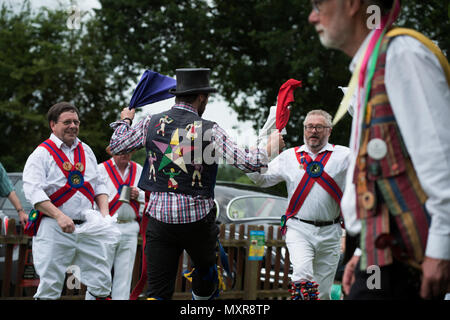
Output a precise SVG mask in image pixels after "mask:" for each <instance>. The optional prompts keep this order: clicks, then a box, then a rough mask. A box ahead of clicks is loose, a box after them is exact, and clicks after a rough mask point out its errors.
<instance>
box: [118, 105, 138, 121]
mask: <svg viewBox="0 0 450 320" xmlns="http://www.w3.org/2000/svg"><path fill="white" fill-rule="evenodd" d="M135 113H136V110H135V109H134V108H133V109H131V110H130V109H129V108H128V107H126V108H123V110H122V112H121V113H120V120H123V119H125V118H130V119H131V120H133V119H134V114H135Z"/></svg>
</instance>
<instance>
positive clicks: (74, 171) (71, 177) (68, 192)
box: [40, 139, 95, 207]
mask: <svg viewBox="0 0 450 320" xmlns="http://www.w3.org/2000/svg"><path fill="white" fill-rule="evenodd" d="M40 147H44V148H45V149H47V151H48V152H50V154H51V155H52V157H53V159H55V162H56V164H57V165H58V167H59V168H60V169H61V171H62V173H63V174H64V176H65V177H66V178H67V182H66V184H65V185H64V186H63V187H62V188H60V189H59V190H57V191H56V192H55V193H53V194H52V195H51V196H50V200H51V201H52V203H53V204H54V205H55V206H57V207H60V206H61V205H62V204H64V203H65V202H66V201H67V200H69V199H70V198H71V197H72V196H73V195H74V194H75V193H76V192H77V191H79V192H81V193H82V194H83V195H85V196H86V198H88V199H89V201H90V202H91V203H92V205H94V197H95V193H94V189H93V188H92V186H91V184H90V183H89V182H87V181H84V171H85V169H86V157H85V154H84V149H83V146H82V144H81V142H79V143H78V146H77V147H76V149H75V151H74V152H75V158H74V162H75V164H72V163H70V161H69V159H68V158H67V156H66V155H65V154H64V152H62V150H61V149H59V148H58V147H57V146H56V144H55V143H54V142H53V141H52V140H50V139H47V140H46V141H44V142H43V143H41V144H40Z"/></svg>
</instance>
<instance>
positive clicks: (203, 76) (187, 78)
mask: <svg viewBox="0 0 450 320" xmlns="http://www.w3.org/2000/svg"><path fill="white" fill-rule="evenodd" d="M210 71H211V70H210V69H208V68H192V69H177V70H176V75H177V87H176V88H175V89H170V90H169V93H171V94H173V95H175V96H182V95H191V94H199V93H213V92H217V89H215V88H212V87H210V86H209V74H210Z"/></svg>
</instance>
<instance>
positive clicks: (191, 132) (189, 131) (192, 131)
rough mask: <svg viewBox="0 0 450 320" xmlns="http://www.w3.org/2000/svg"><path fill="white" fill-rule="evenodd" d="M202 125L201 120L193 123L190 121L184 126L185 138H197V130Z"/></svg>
mask: <svg viewBox="0 0 450 320" xmlns="http://www.w3.org/2000/svg"><path fill="white" fill-rule="evenodd" d="M201 127H202V122H201V121H194V123H190V124H188V125H187V126H186V138H187V139H191V140H192V141H193V140H194V139H196V138H197V136H198V134H197V130H196V129H199V128H201Z"/></svg>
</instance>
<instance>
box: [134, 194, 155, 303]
mask: <svg viewBox="0 0 450 320" xmlns="http://www.w3.org/2000/svg"><path fill="white" fill-rule="evenodd" d="M149 199H150V192H149V191H145V207H144V212H143V214H142V221H141V225H140V228H139V233H140V234H141V237H142V268H141V276H140V278H139V280H138V282H137V283H136V286H135V287H134V289H133V291H132V292H131V294H130V300H136V299H137V298H139V295H140V294H141V292H142V290H143V289H144V286H145V283H146V282H147V256H146V255H145V245H146V244H147V237H146V236H145V231H146V230H147V224H148V215H146V214H145V211H146V210H147V206H148V201H149Z"/></svg>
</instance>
